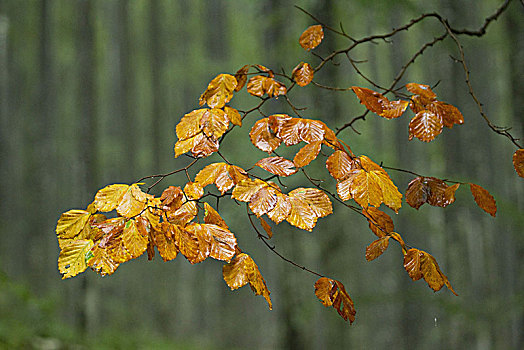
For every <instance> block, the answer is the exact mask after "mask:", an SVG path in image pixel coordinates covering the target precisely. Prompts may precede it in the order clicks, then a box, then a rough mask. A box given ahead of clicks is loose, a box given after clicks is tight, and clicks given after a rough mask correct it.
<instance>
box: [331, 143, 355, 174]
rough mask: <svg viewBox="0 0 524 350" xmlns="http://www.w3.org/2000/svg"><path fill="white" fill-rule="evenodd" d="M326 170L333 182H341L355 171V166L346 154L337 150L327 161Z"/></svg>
mask: <svg viewBox="0 0 524 350" xmlns="http://www.w3.org/2000/svg"><path fill="white" fill-rule="evenodd" d="M326 168H327V169H328V171H329V173H330V174H331V176H332V177H333V178H334V179H335V180H337V181H343V180H345V179H346V178H348V177H349V176H350V175H351V171H352V170H355V169H356V165H355V163H354V162H353V161H352V160H351V158H350V157H349V156H348V155H347V153H346V152H343V151H340V150H337V151H335V152H333V154H332V155H330V156H329V158H328V159H327V161H326Z"/></svg>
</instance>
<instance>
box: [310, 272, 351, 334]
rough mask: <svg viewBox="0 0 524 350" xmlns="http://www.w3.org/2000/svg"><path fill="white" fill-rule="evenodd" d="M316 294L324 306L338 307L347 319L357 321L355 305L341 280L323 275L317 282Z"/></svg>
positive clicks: (339, 312) (341, 314) (338, 310)
mask: <svg viewBox="0 0 524 350" xmlns="http://www.w3.org/2000/svg"><path fill="white" fill-rule="evenodd" d="M315 295H316V296H317V298H318V299H320V301H321V302H322V304H323V305H324V306H326V307H329V306H332V307H333V308H334V309H336V310H337V312H338V314H339V315H340V316H341V317H342V318H343V319H344V320H345V321H349V323H350V324H351V323H353V321H355V315H356V310H355V305H354V304H353V300H351V298H350V297H349V294H348V293H347V292H346V288H345V287H344V285H343V284H342V283H341V282H339V281H337V280H332V279H331V278H327V277H321V278H319V279H318V280H317V281H316V282H315Z"/></svg>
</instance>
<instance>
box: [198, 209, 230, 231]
mask: <svg viewBox="0 0 524 350" xmlns="http://www.w3.org/2000/svg"><path fill="white" fill-rule="evenodd" d="M204 210H205V214H204V222H205V223H206V224H214V225H217V226H220V227H222V228H225V229H226V230H229V227H227V224H226V222H225V221H224V219H222V217H221V216H220V214H219V213H218V212H217V211H216V210H215V209H214V208H213V207H212V206H210V205H209V204H208V203H204Z"/></svg>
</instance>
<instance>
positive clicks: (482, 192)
mask: <svg viewBox="0 0 524 350" xmlns="http://www.w3.org/2000/svg"><path fill="white" fill-rule="evenodd" d="M469 188H470V190H471V194H472V195H473V198H474V199H475V202H476V203H477V205H478V206H479V207H480V208H481V209H482V210H484V211H485V212H486V213H488V214H489V215H491V216H493V217H495V215H496V214H497V204H496V203H495V198H493V196H492V195H491V194H490V193H489V192H488V191H487V190H486V189H484V188H483V187H481V186H479V185H475V184H472V183H470V184H469Z"/></svg>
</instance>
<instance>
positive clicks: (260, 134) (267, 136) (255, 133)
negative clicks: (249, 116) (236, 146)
mask: <svg viewBox="0 0 524 350" xmlns="http://www.w3.org/2000/svg"><path fill="white" fill-rule="evenodd" d="M268 122H269V119H268V118H263V119H260V120H259V121H257V122H256V123H255V125H253V128H252V129H251V132H250V133H249V137H250V138H251V143H253V145H254V146H255V147H256V148H258V149H259V150H261V151H264V152H267V153H271V152H273V151H274V150H275V149H276V148H277V147H278V146H279V145H280V142H281V140H280V139H279V138H278V137H276V136H275V135H274V134H273V133H272V132H271V130H270V128H269V123H268Z"/></svg>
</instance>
